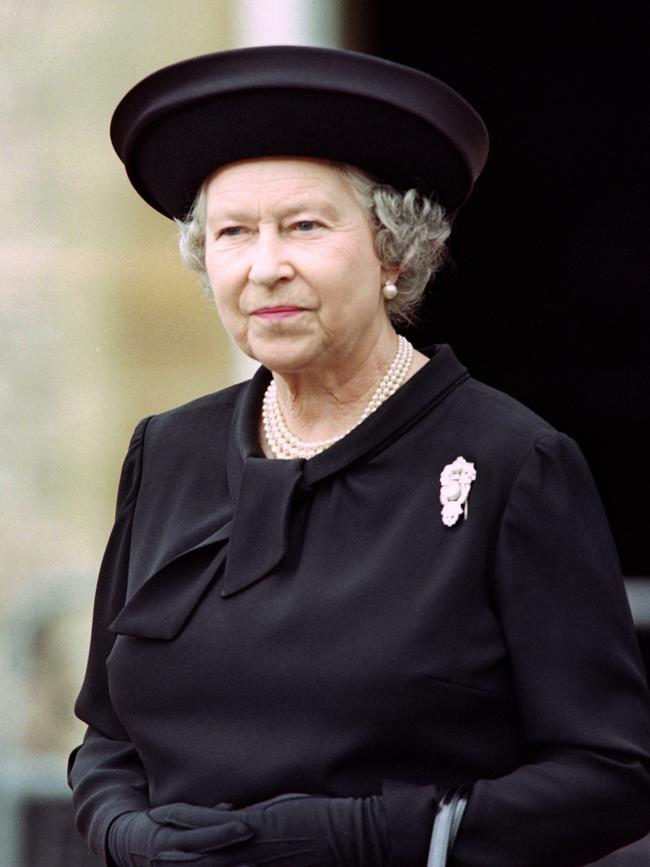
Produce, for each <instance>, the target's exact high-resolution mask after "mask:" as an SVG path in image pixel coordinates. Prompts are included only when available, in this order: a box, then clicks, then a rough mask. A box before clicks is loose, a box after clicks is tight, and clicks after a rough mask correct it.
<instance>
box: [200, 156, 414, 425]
mask: <svg viewBox="0 0 650 867" xmlns="http://www.w3.org/2000/svg"><path fill="white" fill-rule="evenodd" d="M205 245H206V267H207V271H208V275H209V278H210V283H211V286H212V290H213V294H214V298H215V303H216V306H217V309H218V311H219V314H220V316H221V319H222V321H223V323H224V325H225V327H226V328H227V329H228V331H229V332H230V333H231V335H232V336H233V337H234V339H235V341H236V342H237V343H238V345H239V346H240V348H241V349H242V350H243V351H244V352H245V353H246V354H248V355H250V356H251V357H253V358H255V359H257V360H258V361H260V362H261V363H262V364H264V365H265V366H266V367H268V368H269V369H271V370H272V371H273V374H274V378H275V380H276V383H277V388H278V395H279V400H280V404H281V406H282V410H283V413H284V415H285V418H286V420H287V423H288V425H289V427H290V428H291V429H292V430H293V431H294V433H296V434H297V435H298V436H300V437H301V438H303V439H306V440H317V439H321V438H326V437H329V436H334V435H336V434H338V433H342V432H344V431H345V430H346V429H348V428H349V427H350V426H352V425H353V424H355V423H356V422H357V421H358V418H359V416H360V415H361V412H362V411H363V409H364V407H365V405H366V403H367V402H368V400H369V399H370V397H371V396H372V394H373V392H374V391H375V389H376V387H377V384H378V382H379V380H380V379H381V377H382V376H383V375H384V373H385V372H386V370H387V369H388V367H389V366H390V364H391V362H392V360H393V358H394V355H395V352H396V348H397V335H396V333H395V330H394V328H393V326H392V325H391V323H390V320H389V318H388V314H387V312H386V307H385V303H384V298H383V295H382V286H383V283H384V281H385V280H386V279H387V278H390V279H392V280H396V279H397V275H398V273H399V270H398V269H397V268H388V267H386V266H384V265H382V263H381V262H380V260H379V258H378V257H377V253H376V251H375V245H374V237H373V229H372V226H371V224H370V220H369V217H368V213H367V210H366V209H365V208H364V207H363V205H362V204H361V203H360V202H359V200H358V198H357V196H356V195H355V193H354V191H353V190H352V188H351V186H350V185H349V183H348V182H347V181H346V180H345V178H344V177H343V176H342V174H341V173H340V172H339V171H337V170H336V169H335V168H333V167H332V166H330V165H328V164H326V163H322V162H319V161H315V160H306V159H287V158H276V157H270V158H265V159H260V160H247V161H243V162H241V163H234V164H232V165H229V166H226V167H225V168H223V169H220V170H219V171H217V172H216V173H215V174H214V175H213V176H212V178H211V179H210V180H209V182H208V185H207V230H206V237H205ZM281 305H289V306H299V307H302V308H303V309H304V312H303V313H301V314H299V315H297V316H293V317H290V318H288V319H281V320H274V321H270V320H268V319H262V318H261V317H259V316H256V315H255V311H256V310H259V309H260V308H264V307H272V306H281ZM426 361H427V359H426V357H425V356H423V355H420V354H419V353H416V356H415V358H414V362H413V365H412V367H411V371H410V374H411V375H412V374H413V373H414V372H415V371H416V370H418V369H419V368H420V367H422V366H423V364H425V363H426Z"/></svg>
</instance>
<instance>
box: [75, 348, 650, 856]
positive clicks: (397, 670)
mask: <svg viewBox="0 0 650 867" xmlns="http://www.w3.org/2000/svg"><path fill="white" fill-rule="evenodd" d="M268 376H269V374H268V372H267V371H265V370H264V369H260V371H258V373H257V374H256V376H255V377H254V379H253V380H252V381H251V382H250V383H245V384H240V385H237V386H234V387H232V388H229V389H226V390H224V391H222V392H219V393H217V394H214V395H210V396H208V397H205V398H201V399H199V400H196V401H193V402H192V403H190V404H188V405H186V406H183V407H180V408H178V409H175V410H172V411H170V412H167V413H163V414H162V415H158V416H154V417H153V418H150V419H148V420H145V421H144V422H141V423H140V425H139V426H138V428H137V429H136V432H135V434H134V436H133V440H132V442H131V447H130V449H129V453H128V456H127V459H126V461H125V465H124V469H123V474H122V480H121V485H120V493H119V501H118V509H117V519H116V525H115V529H114V531H113V534H112V536H111V539H110V541H109V545H108V549H107V552H106V555H105V559H104V561H103V564H102V569H101V573H100V578H99V585H98V590H97V600H96V610H95V620H94V628H93V637H92V644H91V651H90V660H89V665H88V671H87V675H86V679H85V682H84V685H83V689H82V691H81V695H80V697H79V700H78V703H77V713H78V715H79V716H80V717H81V719H83V720H85V721H86V722H87V723H88V725H89V731H88V735H87V737H86V740H85V742H84V744H83V745H82V746H81V747H80V748H79V749H78V751H77V752H76V754H73V757H72V763H71V764H72V767H71V776H70V779H71V785H72V786H73V788H74V799H75V805H76V809H77V815H78V823H79V826H80V828H81V830H82V832H83V833H84V834H85V835H86V836H87V838H88V839H89V841H90V844H91V846H92V848H94V849H95V851H98V852H101V850H102V847H103V840H104V835H105V833H106V829H107V827H108V824H109V823H110V821H111V819H112V818H113V817H114V816H116V815H117V814H119V813H121V812H123V811H124V810H128V809H140V808H143V807H146V806H148V804H149V803H151V804H154V805H157V804H162V803H168V802H173V801H189V802H191V803H196V804H205V805H211V804H215V803H217V802H220V801H231V802H234V803H235V805H237V806H243V805H245V804H249V803H253V802H256V801H260V800H262V799H265V798H268V797H272V796H274V795H277V794H280V793H283V792H292V791H298V792H312V793H321V794H326V795H332V796H342V795H367V794H373V793H379V792H381V791H382V788H384V787H385V785H386V781H398V783H399V785H400V786H402V785H403V787H404V791H405V792H407V797H406V798H405V799H403V800H400V799H399V798H392V799H391V800H390V801H389V802H388V803H389V808H390V810H391V812H392V815H389V819H390V822H391V826H392V827H393V829H397V830H396V831H395V835H394V840H393V843H394V847H395V848H394V853H393V863H394V864H395V865H406V864H411V863H416V862H415V860H414V859H415V858H416V852H417V847H421V846H422V842H423V836H422V835H426V834H428V833H429V831H430V825H429V824H428V823H425V825H426V827H424V828H422V827H420V828H419V829H413V827H412V826H413V815H415V814H417V812H418V809H417V807H418V798H419V797H420V794H419V793H420V792H421V793H422V795H421V800H422V803H424V802H425V799H426V798H427V797H428V796H429V794H430V793H429V794H428V791H429V790H428V789H427V784H428V783H438V784H445V785H457V784H462V783H470V784H472V785H473V793H472V795H471V798H470V802H469V805H468V809H467V812H466V814H465V818H464V820H463V824H462V826H461V830H460V833H459V836H458V840H457V844H456V847H455V851H454V856H455V861H456V862H457V864H458V865H477V867H486V865H498V867H510V865H512V867H515V865H521V867H534V865H552V867H559V865H581V864H584V863H586V862H588V861H590V860H593V859H595V858H597V857H599V856H600V855H602V854H604V853H605V852H607V851H610V850H612V849H614V848H617V847H619V846H621V845H623V844H624V843H626V842H629V841H631V840H632V839H636V838H638V837H640V836H642V835H643V834H644V833H645V832H646V831H648V830H650V809H648V805H649V803H650V710H649V702H648V692H647V688H646V685H645V679H644V674H643V667H642V663H641V661H640V658H639V655H638V649H637V647H636V643H635V638H634V634H633V629H632V624H631V619H630V615H629V609H628V607H627V603H626V600H625V595H624V590H623V586H622V581H621V579H620V576H619V566H618V562H617V557H616V553H615V551H614V547H613V544H612V541H611V538H610V534H609V530H608V527H607V523H606V520H605V517H604V515H603V512H602V508H601V505H600V501H599V498H598V495H597V492H596V490H595V488H594V485H593V482H592V480H591V477H590V474H589V471H588V469H587V467H586V466H585V463H584V461H583V459H582V457H581V455H580V453H579V451H578V449H577V448H576V446H575V445H574V443H573V442H572V441H571V440H570V439H569V438H568V437H566V436H564V435H562V434H560V433H557V432H556V431H555V430H554V429H553V428H551V427H550V426H549V425H548V424H546V423H545V422H544V421H542V420H541V419H540V418H538V417H537V416H536V415H534V414H533V413H532V412H530V411H529V410H527V409H526V408H524V407H523V406H521V404H519V403H517V402H516V401H514V400H512V399H511V398H509V397H507V396H505V395H503V394H502V393H500V392H497V391H495V390H493V389H491V388H489V387H487V386H485V385H483V384H481V383H478V382H476V381H475V380H473V379H471V378H470V377H469V376H468V374H467V372H466V371H465V369H464V368H463V367H462V366H461V365H460V364H459V363H458V361H457V360H456V358H455V357H454V355H453V353H452V352H451V350H450V349H449V348H448V347H441V348H439V349H438V350H437V351H436V352H435V354H434V355H433V358H432V360H431V361H430V362H429V364H427V365H426V366H425V367H424V368H423V369H422V370H420V371H419V372H418V373H417V374H416V375H415V376H414V377H413V378H412V379H411V380H409V382H408V383H406V385H405V386H403V387H402V388H401V389H400V390H399V391H398V392H397V393H396V394H395V395H394V396H393V397H392V398H390V399H389V400H388V401H387V402H386V403H385V404H383V406H381V407H380V408H379V410H378V411H377V412H376V413H374V414H373V415H372V416H370V417H369V418H368V419H367V420H366V421H365V422H363V424H361V425H360V426H359V427H358V428H356V429H355V430H354V431H353V432H352V433H350V434H348V435H347V436H346V437H345V438H344V439H343V440H341V441H339V442H338V443H337V444H335V445H334V446H332V447H331V448H330V449H328V450H327V451H325V452H323V453H322V454H321V455H319V456H317V457H315V458H313V459H311V460H310V461H302V460H296V461H273V460H267V459H265V458H264V457H263V456H262V454H261V452H260V450H259V445H258V442H257V424H258V413H259V407H260V402H261V395H262V393H263V390H264V388H265V386H266V383H267V382H268ZM459 456H462V457H464V458H465V459H466V460H467V461H471V462H473V464H474V466H475V468H476V479H475V481H474V482H473V484H472V487H471V492H470V495H469V499H468V506H469V509H468V514H467V518H466V519H465V518H464V517H462V516H461V518H460V519H459V520H458V521H457V522H456V523H455V524H453V525H452V526H446V525H445V524H444V523H443V521H442V519H441V504H440V500H439V494H440V473H441V471H442V470H443V468H444V467H445V466H447V465H448V464H450V463H451V462H453V461H454V460H455V459H456V458H457V457H459ZM411 787H413V788H411ZM409 799H411V805H410V806H409ZM427 803H428V802H427ZM400 805H401V806H400ZM400 810H401V812H402V815H400ZM432 820H433V817H432V816H431V821H432ZM420 851H421V848H420Z"/></svg>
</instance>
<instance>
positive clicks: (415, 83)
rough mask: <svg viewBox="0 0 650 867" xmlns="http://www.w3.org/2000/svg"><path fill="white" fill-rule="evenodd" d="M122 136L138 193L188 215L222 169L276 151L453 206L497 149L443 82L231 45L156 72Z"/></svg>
mask: <svg viewBox="0 0 650 867" xmlns="http://www.w3.org/2000/svg"><path fill="white" fill-rule="evenodd" d="M111 140H112V142H113V145H114V147H115V150H116V151H117V153H118V154H119V157H120V159H121V160H122V161H123V163H124V165H125V167H126V171H127V173H128V176H129V178H130V180H131V183H132V184H133V186H134V187H135V189H136V190H137V191H138V193H140V195H141V196H142V197H143V198H144V199H145V200H146V201H147V202H148V203H149V204H150V205H152V207H154V208H155V209H156V210H157V211H160V212H161V213H162V214H165V215H166V216H168V217H179V218H183V217H185V216H186V214H187V212H188V210H189V208H190V206H191V205H192V202H193V200H194V197H195V195H196V193H197V191H198V189H199V187H200V186H201V184H202V183H203V181H204V180H205V179H206V177H208V175H210V174H211V173H212V172H213V171H214V170H215V169H217V168H219V167H220V166H223V165H226V164H228V163H232V162H237V161H239V160H243V159H250V158H255V157H265V156H302V157H312V158H314V159H331V160H336V161H338V162H344V163H350V164H352V165H355V166H357V167H359V168H361V169H363V170H365V171H366V172H368V173H369V174H371V175H374V176H376V177H377V178H379V179H380V180H382V181H384V182H385V183H388V184H391V185H392V186H394V187H396V188H397V189H400V190H405V189H408V188H410V187H416V188H417V189H418V190H420V191H421V192H422V193H424V194H426V195H431V194H433V195H435V196H436V197H437V198H438V200H439V201H440V202H441V203H442V204H443V205H444V207H445V208H446V209H447V211H448V212H450V213H453V212H454V211H456V210H457V209H458V208H459V207H460V205H461V204H462V203H463V202H464V201H465V199H466V198H467V197H468V195H469V194H470V192H471V190H472V187H473V185H474V182H475V181H476V178H477V177H478V175H479V174H480V172H481V169H482V168H483V165H484V164H485V160H486V157H487V150H488V135H487V131H486V129H485V126H484V124H483V121H482V120H481V118H480V117H479V116H478V114H477V113H476V112H475V111H474V109H473V108H472V107H471V106H470V105H469V104H468V103H467V102H466V101H465V100H464V99H463V98H462V97H461V96H460V95H459V94H458V93H456V91H454V90H452V89H451V88H450V87H448V86H447V85H446V84H444V83H443V82H442V81H439V80H438V79H437V78H433V77H432V76H430V75H427V74H425V73H424V72H420V71H419V70H416V69H412V68H410V67H408V66H402V65H401V64H397V63H392V62H390V61H388V60H383V59H381V58H378V57H372V56H370V55H367V54H360V53H357V52H353V51H343V50H340V49H331V48H311V47H309V48H307V47H304V46H297V45H279V46H278V45H273V46H263V47H258V48H243V49H238V50H234V51H220V52H217V53H215V54H206V55H203V56H201V57H195V58H192V59H190V60H184V61H182V62H180V63H175V64H173V65H172V66H167V67H165V68H163V69H160V70H158V71H157V72H154V73H153V74H152V75H149V76H148V77H147V78H145V79H143V80H142V81H141V82H140V83H139V84H136V85H135V87H133V88H132V89H131V90H130V91H129V92H128V93H127V94H126V96H125V97H124V98H123V99H122V101H121V102H120V103H119V105H118V106H117V109H116V110H115V114H114V115H113V120H112V123H111Z"/></svg>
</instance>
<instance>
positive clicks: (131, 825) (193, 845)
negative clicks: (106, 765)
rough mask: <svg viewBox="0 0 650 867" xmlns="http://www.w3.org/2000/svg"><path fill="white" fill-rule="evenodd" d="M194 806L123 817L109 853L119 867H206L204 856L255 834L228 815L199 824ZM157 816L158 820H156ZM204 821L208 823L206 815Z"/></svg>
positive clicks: (110, 838) (168, 807)
mask: <svg viewBox="0 0 650 867" xmlns="http://www.w3.org/2000/svg"><path fill="white" fill-rule="evenodd" d="M197 810H198V811H200V810H201V808H200V807H194V806H192V805H191V804H169V805H166V806H163V807H156V808H155V809H154V810H147V811H143V812H131V813H122V815H121V816H118V817H117V818H116V819H114V821H113V822H112V823H111V826H110V828H109V830H108V841H107V842H108V850H109V853H110V855H111V857H112V858H113V860H114V861H115V863H116V864H117V865H118V867H158V865H160V867H176V865H183V867H202V861H201V859H202V858H203V855H204V853H206V852H213V851H217V850H219V849H224V848H227V847H228V846H231V845H233V844H234V843H240V842H241V841H243V840H247V839H248V838H249V837H251V836H252V832H251V831H250V830H249V829H248V828H247V827H246V825H244V824H243V822H240V821H238V819H237V817H236V816H234V815H232V816H231V814H230V813H226V814H225V816H226V818H223V819H222V818H221V817H218V821H215V822H212V823H211V824H210V823H207V822H205V821H199V822H195V821H194V820H193V817H194V816H195V811H197ZM154 814H155V818H154ZM200 818H203V819H204V816H203V814H202V813H201V814H200Z"/></svg>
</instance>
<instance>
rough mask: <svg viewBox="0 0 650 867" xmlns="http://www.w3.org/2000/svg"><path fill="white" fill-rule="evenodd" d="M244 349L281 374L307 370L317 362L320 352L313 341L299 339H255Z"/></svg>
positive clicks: (256, 359) (265, 365)
mask: <svg viewBox="0 0 650 867" xmlns="http://www.w3.org/2000/svg"><path fill="white" fill-rule="evenodd" d="M244 351H245V352H246V354H247V355H250V357H251V358H254V359H255V361H258V362H259V363H260V364H262V365H264V367H266V368H268V369H269V370H272V371H273V372H274V373H280V374H284V373H286V374H290V373H298V372H299V371H301V370H305V368H307V367H309V366H311V364H313V363H314V362H317V359H318V356H319V354H320V353H319V352H318V349H317V348H316V347H315V346H314V345H313V344H312V343H311V341H308V340H297V339H277V340H261V341H259V340H253V341H250V342H249V344H248V346H247V347H246V349H244Z"/></svg>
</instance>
